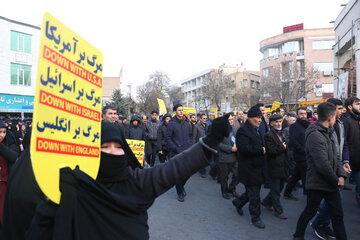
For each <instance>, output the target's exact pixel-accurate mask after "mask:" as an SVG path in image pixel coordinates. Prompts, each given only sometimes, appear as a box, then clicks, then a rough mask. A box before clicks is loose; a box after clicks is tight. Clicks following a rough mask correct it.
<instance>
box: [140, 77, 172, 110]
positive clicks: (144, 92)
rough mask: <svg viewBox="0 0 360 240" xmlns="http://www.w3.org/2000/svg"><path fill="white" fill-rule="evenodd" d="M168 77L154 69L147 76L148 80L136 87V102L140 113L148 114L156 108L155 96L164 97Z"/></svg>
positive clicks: (157, 107) (168, 80)
mask: <svg viewBox="0 0 360 240" xmlns="http://www.w3.org/2000/svg"><path fill="white" fill-rule="evenodd" d="M169 82H170V78H169V76H168V75H167V74H166V73H163V72H160V71H156V72H154V73H153V74H151V75H150V76H149V80H148V81H147V82H146V83H145V84H143V85H141V86H139V87H138V88H137V100H138V101H137V103H138V108H139V111H140V112H141V113H145V114H148V113H150V112H151V111H152V110H158V109H159V105H158V102H157V98H160V99H164V98H165V94H164V93H165V89H166V88H167V87H168V84H169Z"/></svg>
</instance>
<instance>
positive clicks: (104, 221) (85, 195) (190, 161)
mask: <svg viewBox="0 0 360 240" xmlns="http://www.w3.org/2000/svg"><path fill="white" fill-rule="evenodd" d="M228 117H229V116H228V115H226V116H224V117H222V118H218V119H216V120H214V122H213V127H212V129H211V132H210V133H209V135H207V136H206V137H204V138H202V139H201V140H200V141H199V143H197V144H195V145H193V146H192V147H191V148H190V149H187V150H185V151H183V152H181V153H179V154H177V155H176V156H174V157H172V158H171V159H170V160H169V161H168V162H167V163H165V164H159V165H157V166H155V167H152V168H146V169H141V168H140V164H139V162H138V161H137V160H136V158H135V156H134V154H133V153H132V151H131V150H130V148H129V146H128V144H127V143H126V140H125V138H124V137H123V135H122V133H121V130H120V129H119V128H118V127H116V125H114V124H112V123H109V122H102V138H101V160H100V168H99V173H98V176H97V179H96V180H93V179H92V178H90V177H89V176H88V175H87V174H86V173H84V172H82V171H81V170H80V169H78V168H76V169H74V170H71V169H70V168H62V169H61V170H60V190H61V193H62V195H61V200H60V204H59V205H55V204H54V203H52V202H50V201H49V200H48V199H46V198H43V199H42V200H39V202H40V203H39V204H38V205H37V207H36V212H35V214H34V217H33V219H32V222H31V225H30V227H29V228H26V239H28V240H32V239H34V240H35V239H36V240H47V239H54V240H57V239H62V240H63V239H66V240H74V239H76V240H85V239H86V240H91V239H104V240H113V239H134V240H136V239H139V240H143V239H149V233H148V231H149V227H148V224H147V220H148V214H147V210H148V209H149V208H150V206H151V205H152V204H153V202H154V200H155V198H157V197H158V196H160V195H161V194H163V193H164V192H166V191H167V190H169V189H170V188H172V187H173V186H174V185H175V184H176V183H177V182H178V181H179V179H184V178H189V177H190V176H191V175H193V174H194V173H195V172H197V171H198V170H199V169H201V168H203V167H205V166H207V165H208V164H209V163H210V160H209V159H210V156H211V152H216V150H214V149H216V148H217V146H218V145H219V143H220V142H221V141H222V139H223V138H224V137H226V136H228V135H229V129H230V128H229V124H228V121H227V118H228ZM28 156H29V155H28ZM25 160H26V161H29V162H30V159H29V158H28V159H25ZM14 177H15V178H20V176H18V175H16V176H15V175H14ZM23 181H27V182H31V181H33V179H23ZM28 198H29V196H27V197H26V198H25V197H24V196H23V198H22V201H26V199H28ZM39 198H40V197H39ZM27 210H28V211H27V212H26V213H25V212H24V211H22V212H18V214H22V215H20V216H15V215H14V214H13V215H11V216H8V217H9V218H13V219H22V218H23V217H24V216H25V214H28V212H29V211H30V212H31V209H27ZM32 211H34V209H33V210H32ZM27 217H28V216H27ZM16 226H17V224H16V222H13V225H12V226H9V225H8V227H9V228H15V227H16ZM22 227H23V226H22ZM8 232H9V231H8ZM10 232H11V231H10ZM23 234H25V231H23ZM7 239H13V238H11V237H10V238H7Z"/></svg>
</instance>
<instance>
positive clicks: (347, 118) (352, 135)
mask: <svg viewBox="0 0 360 240" xmlns="http://www.w3.org/2000/svg"><path fill="white" fill-rule="evenodd" d="M345 107H346V109H347V111H346V113H345V114H344V115H343V121H344V127H345V136H346V142H347V144H348V147H349V155H350V166H351V170H352V173H351V176H352V177H353V179H354V180H355V184H356V189H357V194H356V200H357V203H358V205H359V207H360V99H359V98H356V97H350V98H348V99H346V101H345Z"/></svg>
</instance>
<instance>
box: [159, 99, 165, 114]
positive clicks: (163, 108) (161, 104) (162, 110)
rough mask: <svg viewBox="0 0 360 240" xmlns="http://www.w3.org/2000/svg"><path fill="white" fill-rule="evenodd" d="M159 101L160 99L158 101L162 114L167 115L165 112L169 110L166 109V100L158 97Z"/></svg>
mask: <svg viewBox="0 0 360 240" xmlns="http://www.w3.org/2000/svg"><path fill="white" fill-rule="evenodd" d="M157 101H158V103H159V108H160V111H161V114H162V115H165V114H166V113H167V110H166V106H165V102H164V100H162V99H160V98H158V99H157Z"/></svg>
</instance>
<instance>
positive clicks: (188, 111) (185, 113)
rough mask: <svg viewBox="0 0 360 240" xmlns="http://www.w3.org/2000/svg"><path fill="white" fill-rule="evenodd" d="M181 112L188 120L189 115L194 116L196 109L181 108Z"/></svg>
mask: <svg viewBox="0 0 360 240" xmlns="http://www.w3.org/2000/svg"><path fill="white" fill-rule="evenodd" d="M183 111H184V115H185V116H187V118H189V116H190V114H195V115H196V108H191V107H183Z"/></svg>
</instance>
